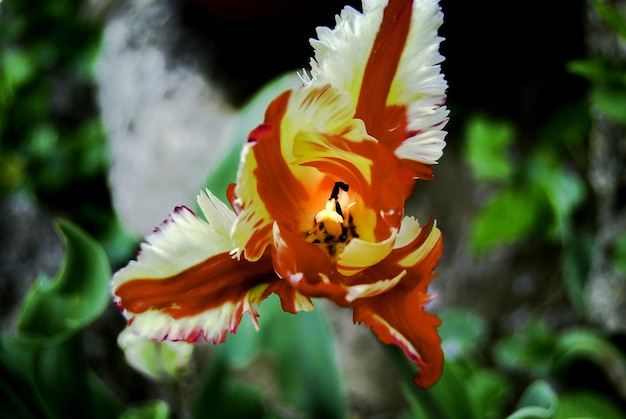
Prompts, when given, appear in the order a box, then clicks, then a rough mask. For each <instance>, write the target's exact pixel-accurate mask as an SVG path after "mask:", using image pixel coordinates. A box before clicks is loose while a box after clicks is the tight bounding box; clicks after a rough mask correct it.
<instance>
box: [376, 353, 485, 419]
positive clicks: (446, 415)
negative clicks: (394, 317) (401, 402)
mask: <svg viewBox="0 0 626 419" xmlns="http://www.w3.org/2000/svg"><path fill="white" fill-rule="evenodd" d="M384 349H385V352H386V353H387V355H389V357H390V359H391V360H392V361H393V362H394V364H395V365H396V367H397V371H398V372H399V374H400V379H401V383H402V391H403V394H404V396H405V398H406V399H407V401H408V404H409V407H410V409H411V413H413V414H414V417H417V418H427V419H456V418H463V419H474V418H478V417H480V418H481V419H482V416H477V412H476V411H475V410H474V404H473V401H472V400H470V396H469V392H468V388H467V383H468V381H467V378H468V371H466V370H465V369H464V368H462V367H461V365H460V364H459V363H458V362H456V361H453V360H450V359H446V360H445V362H444V365H443V373H442V374H441V377H440V378H439V381H438V382H437V383H436V384H435V385H434V386H433V387H431V388H429V389H423V388H420V387H417V386H416V385H414V384H413V375H414V374H415V370H416V368H415V366H414V365H413V364H412V363H411V362H410V361H409V360H408V359H407V358H406V356H405V355H404V352H403V351H402V350H401V349H400V348H398V347H396V346H393V345H385V346H384Z"/></svg>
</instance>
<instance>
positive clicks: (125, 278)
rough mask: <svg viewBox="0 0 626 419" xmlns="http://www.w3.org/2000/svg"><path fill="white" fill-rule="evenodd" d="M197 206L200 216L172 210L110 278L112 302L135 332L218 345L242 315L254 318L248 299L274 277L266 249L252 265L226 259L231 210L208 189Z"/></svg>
mask: <svg viewBox="0 0 626 419" xmlns="http://www.w3.org/2000/svg"><path fill="white" fill-rule="evenodd" d="M198 203H199V205H200V208H201V209H202V212H203V213H204V216H205V218H206V221H205V220H202V219H201V218H200V217H198V216H197V215H196V214H194V213H193V212H192V211H191V210H190V209H188V208H185V207H179V208H177V209H176V210H175V211H174V212H173V213H172V214H170V217H169V219H168V220H166V221H165V222H164V223H163V224H162V225H161V226H159V227H158V228H157V229H155V232H154V233H153V234H151V235H150V236H148V237H147V238H146V241H145V243H142V245H141V252H140V253H139V254H138V257H137V260H135V261H131V262H130V263H129V264H128V265H127V266H126V267H124V268H122V269H120V270H119V271H117V272H116V273H115V275H114V276H113V278H112V280H111V287H112V292H113V295H114V297H115V302H116V304H118V305H119V306H120V308H121V309H123V312H124V315H125V316H126V317H127V319H128V321H129V325H130V327H131V328H132V329H133V331H134V332H135V333H137V334H139V335H141V336H144V337H147V338H151V339H160V340H165V339H167V340H186V341H195V340H198V339H205V340H213V341H215V342H220V341H222V340H223V339H224V338H225V333H226V332H227V331H234V330H235V329H236V328H237V325H238V324H239V322H240V321H241V316H242V314H243V312H246V311H247V312H249V313H250V314H251V316H252V319H253V321H255V322H256V316H257V314H256V311H255V310H254V309H253V308H252V304H253V303H258V302H259V301H260V300H261V299H262V298H264V297H263V295H264V294H263V291H264V290H265V288H266V287H267V284H268V283H270V282H272V281H275V280H277V277H276V275H275V273H274V270H273V268H272V264H271V257H270V256H269V254H268V256H266V257H265V258H264V259H262V260H260V261H259V262H258V263H254V264H253V263H250V262H247V261H238V260H234V259H233V258H232V257H231V255H230V253H231V250H232V244H231V240H230V229H231V227H232V224H233V222H234V219H235V215H234V213H233V212H232V211H231V210H230V209H229V208H228V207H227V206H226V205H225V204H224V203H222V202H221V201H219V200H218V199H217V198H215V197H214V196H213V195H212V194H211V193H210V192H209V191H207V192H206V194H201V195H200V196H199V197H198Z"/></svg>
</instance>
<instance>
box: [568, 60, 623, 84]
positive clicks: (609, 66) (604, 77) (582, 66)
mask: <svg viewBox="0 0 626 419" xmlns="http://www.w3.org/2000/svg"><path fill="white" fill-rule="evenodd" d="M567 70H568V71H569V72H570V73H573V74H577V75H579V76H581V77H585V78H587V79H589V80H591V81H593V82H595V83H599V84H600V85H608V84H612V83H615V84H618V85H622V86H626V72H625V71H624V68H622V67H620V66H619V65H618V64H616V63H614V62H613V61H611V60H609V59H608V58H603V57H592V58H585V59H582V60H572V61H570V62H568V63H567Z"/></svg>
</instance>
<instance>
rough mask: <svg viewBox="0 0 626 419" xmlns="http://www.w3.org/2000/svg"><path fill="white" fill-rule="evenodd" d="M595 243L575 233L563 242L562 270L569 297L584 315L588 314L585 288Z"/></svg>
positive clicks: (585, 236)
mask: <svg viewBox="0 0 626 419" xmlns="http://www.w3.org/2000/svg"><path fill="white" fill-rule="evenodd" d="M594 245H595V242H594V240H593V237H591V236H588V235H584V234H582V233H577V232H574V233H572V234H570V235H569V237H568V239H567V240H564V241H563V252H562V261H561V270H562V272H563V282H564V284H565V290H566V291H567V295H568V297H569V299H570V301H571V303H572V305H573V306H574V308H575V309H576V310H577V311H578V312H579V313H580V314H581V315H584V314H585V313H586V312H587V302H586V301H587V298H588V296H587V294H586V292H585V287H586V285H587V279H588V278H589V270H590V269H591V262H592V256H593V249H594Z"/></svg>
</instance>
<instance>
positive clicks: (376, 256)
mask: <svg viewBox="0 0 626 419" xmlns="http://www.w3.org/2000/svg"><path fill="white" fill-rule="evenodd" d="M395 240H396V236H395V234H392V235H390V236H389V238H387V239H385V240H382V241H379V242H369V241H364V240H360V239H352V240H351V241H350V243H348V245H347V246H346V248H345V250H344V251H343V253H341V255H340V256H339V258H338V259H337V271H338V272H339V273H340V274H342V275H344V276H351V275H355V274H357V273H359V272H361V271H362V270H363V269H366V268H369V267H370V266H373V265H376V264H377V263H379V262H380V261H382V260H383V259H384V258H386V257H387V256H388V255H389V253H390V252H391V249H392V248H393V245H394V242H395Z"/></svg>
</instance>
